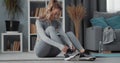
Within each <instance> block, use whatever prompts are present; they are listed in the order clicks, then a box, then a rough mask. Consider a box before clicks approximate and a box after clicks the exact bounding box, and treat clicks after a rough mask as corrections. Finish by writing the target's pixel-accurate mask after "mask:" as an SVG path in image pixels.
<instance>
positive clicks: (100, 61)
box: [0, 57, 120, 63]
mask: <svg viewBox="0 0 120 63" xmlns="http://www.w3.org/2000/svg"><path fill="white" fill-rule="evenodd" d="M0 63H120V58H119V57H116V58H115V57H114V58H97V59H96V60H95V61H64V60H52V61H50V60H49V61H33V60H32V61H30V60H29V61H0Z"/></svg>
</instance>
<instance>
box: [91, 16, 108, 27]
mask: <svg viewBox="0 0 120 63" xmlns="http://www.w3.org/2000/svg"><path fill="white" fill-rule="evenodd" d="M90 22H91V24H92V25H93V26H100V27H102V28H105V27H107V26H108V25H107V23H106V22H105V19H104V17H99V18H92V19H91V20H90Z"/></svg>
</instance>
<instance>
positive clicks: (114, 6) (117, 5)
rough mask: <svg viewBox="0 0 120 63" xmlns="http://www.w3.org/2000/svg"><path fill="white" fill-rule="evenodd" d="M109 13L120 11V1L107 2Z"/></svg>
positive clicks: (111, 0) (110, 0)
mask: <svg viewBox="0 0 120 63" xmlns="http://www.w3.org/2000/svg"><path fill="white" fill-rule="evenodd" d="M107 11H108V12H117V11H120V0H107Z"/></svg>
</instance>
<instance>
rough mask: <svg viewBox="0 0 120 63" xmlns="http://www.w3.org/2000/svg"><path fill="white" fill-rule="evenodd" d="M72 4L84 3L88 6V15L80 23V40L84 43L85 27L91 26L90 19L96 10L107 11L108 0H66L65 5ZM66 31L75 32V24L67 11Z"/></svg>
mask: <svg viewBox="0 0 120 63" xmlns="http://www.w3.org/2000/svg"><path fill="white" fill-rule="evenodd" d="M70 4H74V5H77V4H83V6H84V7H85V8H86V16H85V18H84V20H83V21H82V23H81V24H80V27H81V28H80V38H79V41H80V42H81V43H82V44H84V36H85V29H86V28H87V27H88V26H90V22H89V20H90V19H91V18H92V17H93V12H94V11H106V0H65V6H68V5H70ZM65 13H66V14H65V15H66V16H65V21H66V22H65V23H66V24H65V25H66V26H65V29H66V30H65V31H66V32H68V31H73V32H74V24H73V22H72V21H71V20H70V18H69V16H68V14H67V12H66V11H65Z"/></svg>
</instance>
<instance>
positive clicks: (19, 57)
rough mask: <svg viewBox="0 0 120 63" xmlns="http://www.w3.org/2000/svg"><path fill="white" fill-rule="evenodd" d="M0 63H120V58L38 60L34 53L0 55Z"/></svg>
mask: <svg viewBox="0 0 120 63" xmlns="http://www.w3.org/2000/svg"><path fill="white" fill-rule="evenodd" d="M0 63H120V57H107V58H97V59H96V60H95V61H64V58H63V57H60V58H59V57H58V58H38V57H36V56H35V55H34V53H16V54H15V53H14V54H13V53H12V54H0Z"/></svg>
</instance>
